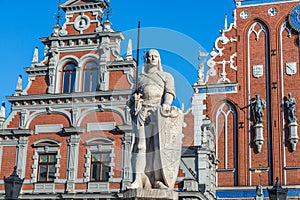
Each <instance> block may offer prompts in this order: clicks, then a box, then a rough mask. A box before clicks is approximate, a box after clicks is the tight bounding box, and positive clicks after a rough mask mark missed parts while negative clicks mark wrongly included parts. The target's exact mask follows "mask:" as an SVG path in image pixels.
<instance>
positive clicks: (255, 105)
mask: <svg viewBox="0 0 300 200" xmlns="http://www.w3.org/2000/svg"><path fill="white" fill-rule="evenodd" d="M266 107H267V103H266V101H265V100H264V99H262V98H261V97H260V95H259V94H256V95H255V99H253V100H251V111H252V115H253V119H254V126H253V128H254V130H255V135H254V143H255V145H256V147H257V151H258V152H261V148H262V145H263V143H264V136H263V129H264V126H263V117H264V112H263V110H264V109H265V108H266Z"/></svg>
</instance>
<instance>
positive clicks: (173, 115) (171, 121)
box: [158, 106, 183, 189]
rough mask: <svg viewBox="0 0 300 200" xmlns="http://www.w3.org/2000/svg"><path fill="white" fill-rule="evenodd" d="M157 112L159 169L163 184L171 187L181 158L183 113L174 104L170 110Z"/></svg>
mask: <svg viewBox="0 0 300 200" xmlns="http://www.w3.org/2000/svg"><path fill="white" fill-rule="evenodd" d="M158 113H159V114H158V127H159V132H160V133H159V147H160V157H161V165H162V170H161V171H162V174H163V178H164V181H165V184H166V185H167V186H168V187H169V188H170V189H173V188H174V184H175V182H176V178H177V174H178V169H179V165H180V159H181V145H182V120H183V114H182V112H181V110H179V109H178V108H176V107H174V106H172V109H171V111H170V112H163V111H162V109H161V110H160V112H158Z"/></svg>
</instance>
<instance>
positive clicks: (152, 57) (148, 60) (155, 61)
mask: <svg viewBox="0 0 300 200" xmlns="http://www.w3.org/2000/svg"><path fill="white" fill-rule="evenodd" d="M151 67H157V69H158V70H159V71H162V67H161V60H160V55H159V52H158V51H157V50H156V49H150V50H149V51H147V53H146V55H145V67H144V71H145V72H147V71H148V69H150V68H151Z"/></svg>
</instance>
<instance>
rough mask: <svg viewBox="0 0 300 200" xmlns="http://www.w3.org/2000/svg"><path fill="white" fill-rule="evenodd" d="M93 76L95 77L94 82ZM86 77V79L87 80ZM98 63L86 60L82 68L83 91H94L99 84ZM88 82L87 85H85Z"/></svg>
mask: <svg viewBox="0 0 300 200" xmlns="http://www.w3.org/2000/svg"><path fill="white" fill-rule="evenodd" d="M94 78H95V79H96V80H95V81H96V82H95V83H94ZM87 79H88V80H87ZM98 79H99V64H98V63H97V62H95V61H88V62H87V63H86V64H85V66H84V69H83V88H82V89H83V92H95V91H97V89H98V86H99V82H98ZM87 84H88V85H87Z"/></svg>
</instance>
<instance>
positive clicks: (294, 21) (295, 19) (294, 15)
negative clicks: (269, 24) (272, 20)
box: [289, 4, 300, 32]
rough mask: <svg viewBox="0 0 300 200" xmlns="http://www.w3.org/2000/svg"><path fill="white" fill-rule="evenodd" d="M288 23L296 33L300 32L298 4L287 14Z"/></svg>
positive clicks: (299, 8)
mask: <svg viewBox="0 0 300 200" xmlns="http://www.w3.org/2000/svg"><path fill="white" fill-rule="evenodd" d="M289 23H290V25H291V26H292V27H293V29H295V30H296V31H297V32H300V4H298V5H297V6H295V7H294V8H293V9H292V10H291V12H290V14H289Z"/></svg>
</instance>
